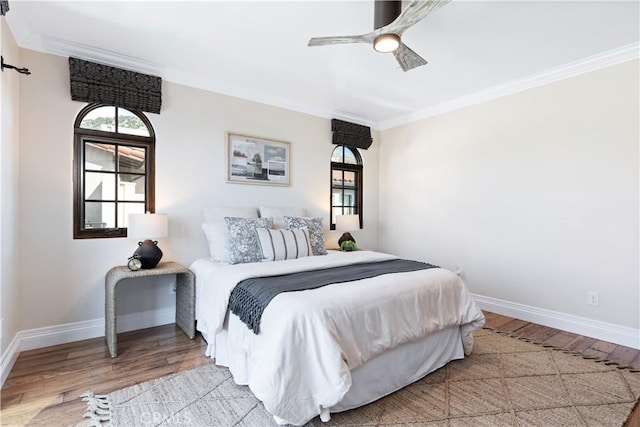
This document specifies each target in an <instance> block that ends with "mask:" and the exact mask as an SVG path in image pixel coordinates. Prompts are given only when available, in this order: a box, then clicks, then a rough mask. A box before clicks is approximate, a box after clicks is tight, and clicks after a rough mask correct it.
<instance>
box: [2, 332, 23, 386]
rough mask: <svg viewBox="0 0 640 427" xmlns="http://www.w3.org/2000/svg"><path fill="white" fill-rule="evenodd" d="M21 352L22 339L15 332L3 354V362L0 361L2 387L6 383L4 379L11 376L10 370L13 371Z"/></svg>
mask: <svg viewBox="0 0 640 427" xmlns="http://www.w3.org/2000/svg"><path fill="white" fill-rule="evenodd" d="M19 354H20V341H19V340H18V334H15V335H14V336H13V339H12V340H11V342H10V343H9V346H8V347H7V349H6V350H5V351H4V353H3V354H2V363H0V387H2V386H3V385H4V381H5V380H6V379H7V377H8V376H9V372H11V368H13V364H14V363H16V360H17V359H18V355H19Z"/></svg>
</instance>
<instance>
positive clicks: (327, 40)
mask: <svg viewBox="0 0 640 427" xmlns="http://www.w3.org/2000/svg"><path fill="white" fill-rule="evenodd" d="M374 38H375V36H374V33H372V32H371V33H368V34H360V35H356V36H336V37H314V38H312V39H311V40H309V43H308V44H307V46H327V45H332V44H345V43H373V39H374Z"/></svg>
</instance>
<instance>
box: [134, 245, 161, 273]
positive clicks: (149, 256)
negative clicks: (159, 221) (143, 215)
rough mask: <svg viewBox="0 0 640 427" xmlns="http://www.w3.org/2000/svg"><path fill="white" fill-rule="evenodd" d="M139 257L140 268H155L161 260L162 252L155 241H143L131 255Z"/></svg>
mask: <svg viewBox="0 0 640 427" xmlns="http://www.w3.org/2000/svg"><path fill="white" fill-rule="evenodd" d="M133 254H134V255H136V254H137V255H138V256H139V257H140V261H141V262H142V268H155V267H156V265H158V263H159V262H160V260H161V259H162V251H161V250H160V248H159V247H158V242H157V241H155V240H154V241H151V240H148V239H147V240H145V241H144V242H138V249H136V251H135V252H134V253H133Z"/></svg>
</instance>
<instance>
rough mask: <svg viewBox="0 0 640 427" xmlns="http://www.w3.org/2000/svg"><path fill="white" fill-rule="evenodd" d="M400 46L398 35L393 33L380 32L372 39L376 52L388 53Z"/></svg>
mask: <svg viewBox="0 0 640 427" xmlns="http://www.w3.org/2000/svg"><path fill="white" fill-rule="evenodd" d="M398 47H400V36H399V35H397V34H394V33H386V34H380V35H379V36H377V37H376V38H375V39H374V40H373V48H374V49H375V50H376V51H377V52H381V53H389V52H393V51H394V50H396V49H397V48H398Z"/></svg>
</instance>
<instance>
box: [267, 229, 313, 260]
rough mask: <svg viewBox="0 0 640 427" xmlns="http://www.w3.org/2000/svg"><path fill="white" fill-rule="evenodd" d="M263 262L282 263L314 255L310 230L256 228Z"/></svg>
mask: <svg viewBox="0 0 640 427" xmlns="http://www.w3.org/2000/svg"><path fill="white" fill-rule="evenodd" d="M256 232H257V233H258V242H259V243H260V248H261V250H262V258H263V259H262V260H263V261H281V260H285V259H295V258H302V257H306V256H311V255H313V251H312V249H311V239H310V238H309V230H308V229H306V228H298V229H295V230H282V229H276V230H270V229H268V228H256Z"/></svg>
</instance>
